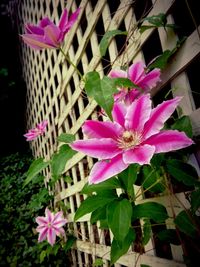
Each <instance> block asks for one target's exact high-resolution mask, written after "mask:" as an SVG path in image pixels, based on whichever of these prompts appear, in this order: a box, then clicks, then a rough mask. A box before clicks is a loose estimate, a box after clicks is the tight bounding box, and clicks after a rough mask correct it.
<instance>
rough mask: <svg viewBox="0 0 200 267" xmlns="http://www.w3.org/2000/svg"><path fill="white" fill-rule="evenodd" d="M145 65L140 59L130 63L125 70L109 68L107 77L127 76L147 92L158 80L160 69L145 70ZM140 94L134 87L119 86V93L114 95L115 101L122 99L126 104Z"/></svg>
mask: <svg viewBox="0 0 200 267" xmlns="http://www.w3.org/2000/svg"><path fill="white" fill-rule="evenodd" d="M145 69H146V66H145V64H144V63H143V62H142V61H139V62H137V63H134V64H132V65H131V66H130V67H129V69H128V70H127V71H124V70H111V71H110V73H109V77H111V78H128V79H130V80H131V81H132V82H133V83H134V84H135V85H137V86H138V87H140V89H141V90H142V91H143V92H144V93H148V92H149V91H150V90H151V89H152V88H153V87H155V86H156V84H157V83H158V82H159V81H160V69H157V68H156V69H154V70H152V71H149V72H146V71H145ZM140 95H141V92H140V90H138V89H136V88H131V89H129V90H128V89H127V88H120V91H119V93H116V94H115V95H114V99H115V101H121V100H124V101H125V103H126V104H131V103H132V102H133V101H134V100H135V99H136V98H137V97H138V96H140Z"/></svg>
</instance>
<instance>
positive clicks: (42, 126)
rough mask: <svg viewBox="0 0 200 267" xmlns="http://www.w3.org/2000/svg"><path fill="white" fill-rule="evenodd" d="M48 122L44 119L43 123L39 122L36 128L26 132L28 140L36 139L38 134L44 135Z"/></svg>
mask: <svg viewBox="0 0 200 267" xmlns="http://www.w3.org/2000/svg"><path fill="white" fill-rule="evenodd" d="M47 124H48V121H47V120H44V121H42V122H41V123H38V124H37V126H36V127H35V128H34V129H30V130H29V131H28V133H26V134H24V136H25V137H26V141H32V140H35V139H36V138H37V137H38V136H40V135H43V133H44V132H45V130H46V126H47Z"/></svg>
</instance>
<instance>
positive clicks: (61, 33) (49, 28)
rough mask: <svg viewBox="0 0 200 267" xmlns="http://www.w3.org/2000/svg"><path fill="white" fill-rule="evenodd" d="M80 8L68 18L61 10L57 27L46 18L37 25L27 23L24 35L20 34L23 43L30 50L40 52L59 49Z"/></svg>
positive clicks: (66, 12)
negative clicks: (46, 49) (47, 49)
mask: <svg viewBox="0 0 200 267" xmlns="http://www.w3.org/2000/svg"><path fill="white" fill-rule="evenodd" d="M79 12H80V8H78V9H77V10H76V11H75V12H74V13H72V15H71V16H70V18H69V17H68V11H67V9H64V10H63V13H62V15H61V18H60V21H59V24H58V26H57V25H55V24H54V23H53V22H52V21H51V20H50V19H49V18H48V17H45V18H43V19H42V20H41V21H40V22H39V25H33V24H30V23H27V24H26V25H25V31H26V33H25V34H22V35H21V36H22V39H23V41H24V42H25V43H26V44H27V45H29V46H30V47H31V48H34V49H37V50H41V49H44V48H59V47H60V46H61V44H62V42H63V40H64V38H65V35H66V33H67V32H68V31H69V30H70V29H71V27H72V26H73V25H74V23H75V22H76V20H77V17H78V15H79Z"/></svg>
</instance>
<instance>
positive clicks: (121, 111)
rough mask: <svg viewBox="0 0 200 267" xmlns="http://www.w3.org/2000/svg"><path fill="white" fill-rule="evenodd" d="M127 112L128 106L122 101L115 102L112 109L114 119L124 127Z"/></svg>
mask: <svg viewBox="0 0 200 267" xmlns="http://www.w3.org/2000/svg"><path fill="white" fill-rule="evenodd" d="M126 112H127V109H126V106H125V105H123V104H122V103H121V102H115V103H114V106H113V110H112V117H113V120H114V121H116V122H117V123H119V124H120V125H121V126H122V127H124V123H125V114H126ZM117 132H118V133H117V135H119V131H117Z"/></svg>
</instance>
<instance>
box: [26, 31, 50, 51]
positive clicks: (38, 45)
mask: <svg viewBox="0 0 200 267" xmlns="http://www.w3.org/2000/svg"><path fill="white" fill-rule="evenodd" d="M21 37H22V39H23V41H24V42H25V43H26V44H28V45H29V46H30V47H32V48H34V49H38V50H40V49H43V48H53V47H54V46H52V45H50V44H47V43H46V42H45V40H44V38H43V36H40V35H36V34H23V35H22V36H21Z"/></svg>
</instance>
